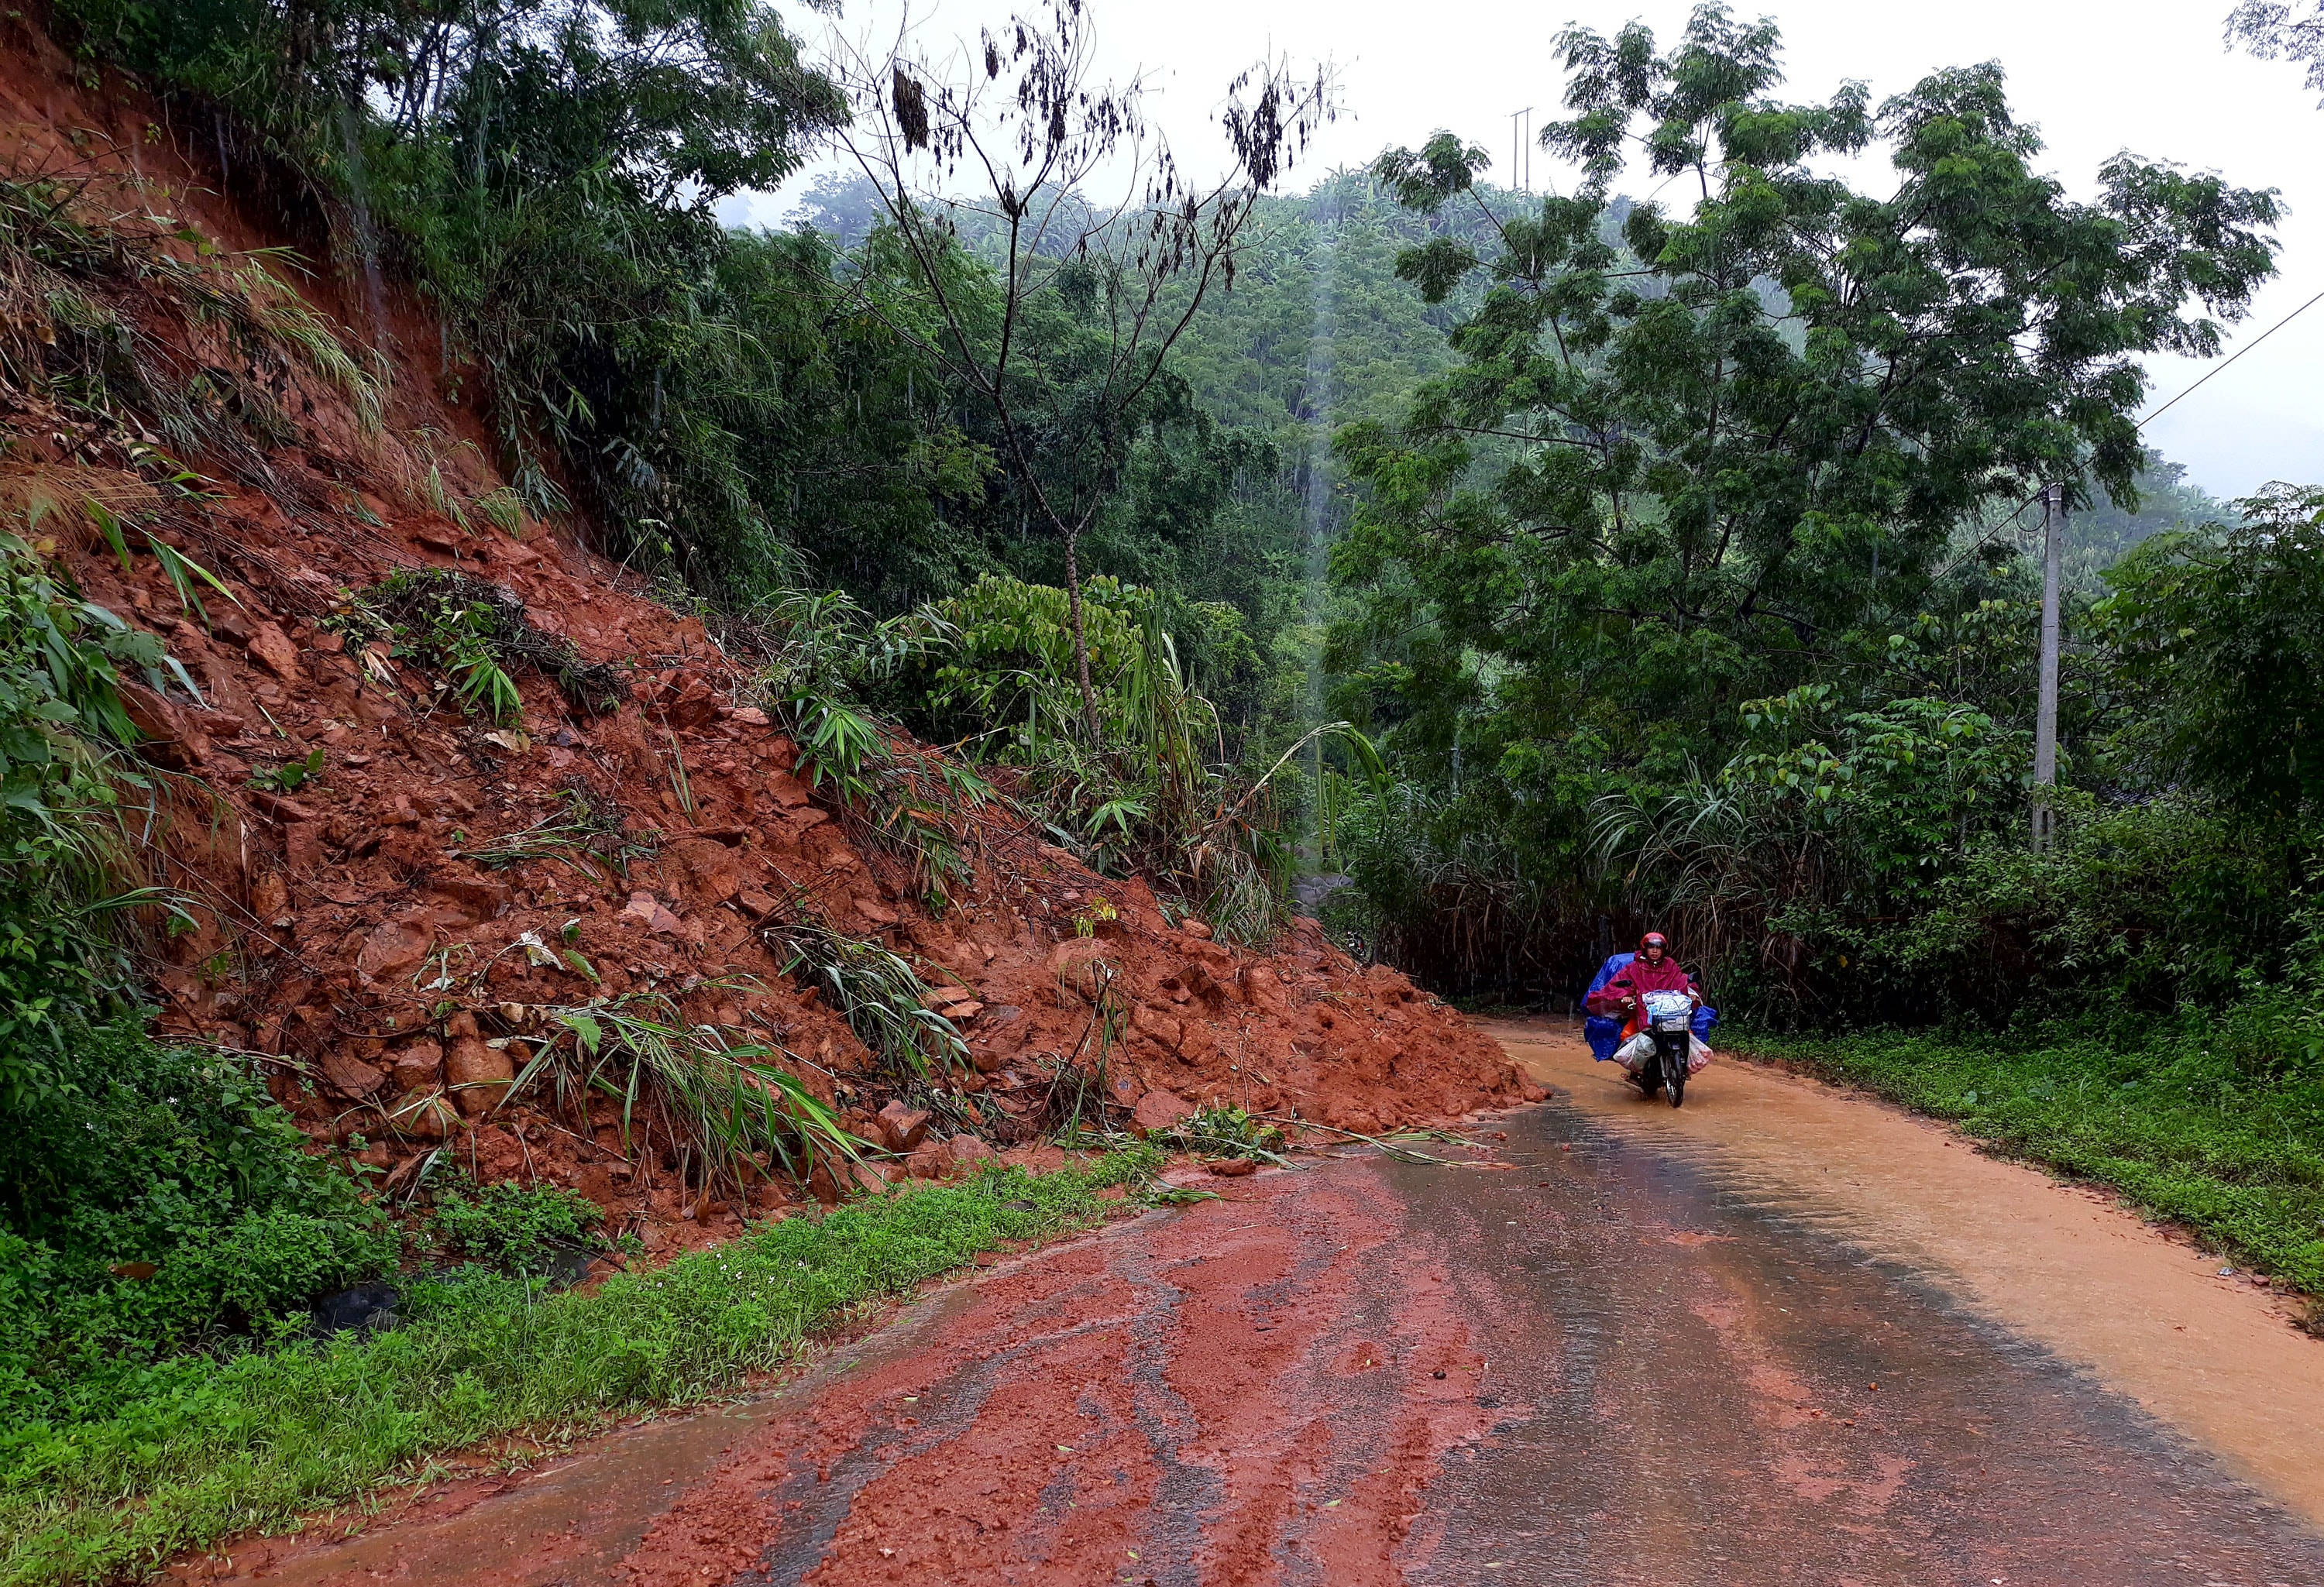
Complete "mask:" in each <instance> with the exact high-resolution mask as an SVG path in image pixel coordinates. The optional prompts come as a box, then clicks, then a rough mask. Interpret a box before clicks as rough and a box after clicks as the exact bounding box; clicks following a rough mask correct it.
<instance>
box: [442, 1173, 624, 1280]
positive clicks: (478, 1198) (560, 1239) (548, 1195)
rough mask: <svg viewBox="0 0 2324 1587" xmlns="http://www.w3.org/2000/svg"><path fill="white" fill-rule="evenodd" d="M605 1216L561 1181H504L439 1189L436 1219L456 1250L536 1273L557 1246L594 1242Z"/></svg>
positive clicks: (445, 1240) (448, 1241) (518, 1269)
mask: <svg viewBox="0 0 2324 1587" xmlns="http://www.w3.org/2000/svg"><path fill="white" fill-rule="evenodd" d="M603 1217H604V1213H601V1212H599V1211H598V1210H597V1205H596V1204H595V1202H592V1201H591V1200H590V1199H589V1198H588V1197H586V1196H585V1195H581V1194H580V1193H579V1192H578V1191H573V1190H567V1189H566V1188H565V1187H564V1186H561V1185H512V1184H501V1185H487V1186H484V1189H482V1190H477V1191H470V1190H463V1189H457V1188H453V1187H450V1186H447V1187H446V1188H444V1189H442V1190H439V1191H438V1193H437V1197H436V1213H435V1217H434V1223H435V1227H436V1232H437V1234H438V1237H439V1238H441V1239H442V1241H444V1244H445V1246H446V1247H447V1249H449V1250H452V1251H454V1252H455V1253H457V1254H458V1255H461V1256H466V1257H473V1258H475V1259H477V1260H479V1261H486V1262H490V1263H492V1264H493V1266H495V1267H500V1268H506V1269H511V1270H512V1271H515V1272H520V1273H530V1272H536V1271H539V1269H541V1268H542V1267H543V1266H544V1265H545V1264H546V1262H547V1259H548V1258H549V1253H550V1251H551V1250H552V1249H553V1248H555V1247H558V1246H568V1247H570V1246H577V1245H586V1244H588V1243H590V1242H591V1241H592V1238H593V1235H592V1231H591V1228H590V1225H592V1224H593V1223H597V1222H599V1221H600V1220H601V1219H602V1218H603Z"/></svg>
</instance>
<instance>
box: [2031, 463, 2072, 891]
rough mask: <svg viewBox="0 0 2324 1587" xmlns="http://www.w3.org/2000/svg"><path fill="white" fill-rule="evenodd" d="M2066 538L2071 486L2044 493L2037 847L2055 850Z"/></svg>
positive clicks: (2035, 710) (2035, 751) (2036, 760)
mask: <svg viewBox="0 0 2324 1587" xmlns="http://www.w3.org/2000/svg"><path fill="white" fill-rule="evenodd" d="M2065 539H2066V487H2065V486H2063V485H2057V484H2053V485H2048V486H2045V487H2044V488H2043V492H2042V682H2041V691H2040V693H2039V695H2038V696H2037V697H2036V701H2035V705H2034V707H2033V848H2034V852H2035V853H2040V852H2041V851H2042V850H2043V849H2046V848H2048V847H2049V846H2050V839H2051V835H2052V831H2053V830H2054V828H2055V826H2056V820H2057V818H2056V812H2055V811H2053V810H2052V808H2051V807H2050V790H2051V789H2052V788H2054V787H2055V786H2056V785H2057V781H2058V563H2059V554H2060V550H2061V547H2062V545H2063V543H2064V541H2065Z"/></svg>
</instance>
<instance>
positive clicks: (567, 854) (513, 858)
mask: <svg viewBox="0 0 2324 1587" xmlns="http://www.w3.org/2000/svg"><path fill="white" fill-rule="evenodd" d="M649 836H650V835H649ZM457 853H459V855H460V856H461V857H462V858H463V859H468V860H474V861H475V863H477V864H479V865H484V866H488V867H490V868H491V869H493V870H495V871H499V870H505V869H507V868H508V867H509V866H512V865H522V864H526V863H530V862H533V861H553V862H555V863H558V864H560V865H563V866H565V867H566V868H567V870H569V871H571V872H574V873H575V874H576V875H577V876H581V877H583V878H585V879H586V880H588V881H593V882H595V883H598V884H599V885H601V886H607V887H610V886H612V885H613V883H614V882H615V881H619V880H622V879H625V878H626V877H627V876H628V875H629V873H630V862H631V861H632V860H642V859H650V858H651V857H652V856H653V853H654V848H653V845H652V844H650V843H649V842H643V841H641V840H640V838H639V837H638V836H636V835H632V834H631V833H630V832H629V831H628V830H627V828H626V827H625V826H624V825H623V822H622V809H621V807H620V806H619V805H618V804H616V803H615V802H614V801H613V799H611V798H607V797H606V796H605V795H604V794H603V793H601V792H599V791H598V790H597V789H594V788H592V787H591V786H590V785H589V784H588V783H587V782H586V781H583V780H579V779H577V778H576V779H575V780H572V781H570V782H568V783H567V784H566V786H565V788H564V789H563V791H562V792H561V793H560V794H559V795H558V803H557V807H556V808H555V809H553V810H551V811H550V812H549V814H547V815H546V816H543V817H540V819H539V820H538V821H535V822H533V823H532V824H531V825H530V826H523V827H520V828H519V829H518V830H516V831H514V832H509V833H503V834H502V835H500V836H498V837H494V838H487V839H485V840H484V842H482V843H478V844H473V845H471V846H469V847H467V848H465V849H461V850H458V851H457Z"/></svg>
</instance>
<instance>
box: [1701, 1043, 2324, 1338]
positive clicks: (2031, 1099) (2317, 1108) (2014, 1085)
mask: <svg viewBox="0 0 2324 1587" xmlns="http://www.w3.org/2000/svg"><path fill="white" fill-rule="evenodd" d="M1733 1045H1734V1046H1735V1047H1737V1048H1738V1050H1739V1051H1742V1052H1745V1053H1748V1054H1749V1055H1751V1056H1755V1057H1762V1058H1773V1059H1779V1060H1783V1061H1786V1062H1790V1063H1794V1064H1798V1065H1801V1066H1803V1067H1805V1068H1808V1069H1810V1070H1812V1071H1813V1072H1815V1073H1817V1074H1820V1075H1823V1076H1825V1077H1826V1078H1828V1079H1833V1080H1840V1081H1846V1082H1849V1083H1850V1084H1856V1085H1860V1086H1863V1087H1865V1088H1866V1089H1867V1090H1869V1091H1873V1092H1877V1093H1879V1094H1880V1095H1882V1096H1885V1097H1886V1098H1888V1099H1889V1100H1891V1101H1893V1102H1896V1103H1903V1104H1904V1106H1906V1107H1909V1108H1913V1109H1915V1110H1916V1111H1918V1112H1924V1113H1930V1114H1933V1115H1935V1116H1936V1117H1938V1118H1941V1119H1947V1120H1950V1121H1953V1122H1954V1123H1956V1124H1958V1125H1959V1126H1960V1128H1961V1129H1962V1130H1964V1131H1965V1132H1966V1133H1968V1134H1969V1135H1973V1136H1976V1137H1977V1138H1978V1139H1979V1140H1987V1141H1990V1142H1992V1143H1993V1144H1994V1145H1995V1146H1997V1147H1998V1148H2000V1149H2003V1150H2005V1151H2006V1152H2009V1153H2011V1154H2013V1155H2015V1156H2018V1157H2023V1158H2031V1159H2033V1160H2034V1161H2036V1162H2041V1163H2045V1164H2048V1165H2049V1166H2051V1167H2054V1168H2058V1169H2061V1170H2063V1171H2064V1172H2066V1173H2068V1174H2070V1175H2073V1176H2076V1177H2078V1178H2083V1179H2090V1180H2096V1181H2098V1182H2099V1183H2102V1184H2106V1185H2110V1186H2115V1187H2116V1189H2118V1190H2121V1191H2122V1192H2124V1193H2125V1194H2126V1195H2128V1196H2129V1197H2130V1198H2131V1200H2133V1201H2134V1202H2135V1203H2136V1204H2138V1205H2140V1206H2142V1207H2144V1208H2146V1209H2148V1210H2149V1211H2150V1212H2153V1213H2157V1214H2159V1215H2161V1216H2163V1217H2167V1218H2171V1219H2173V1220H2176V1221H2178V1222H2180V1223H2185V1224H2187V1225H2189V1226H2190V1227H2191V1228H2193V1229H2194V1230H2196V1231H2198V1232H2199V1233H2200V1234H2201V1235H2202V1236H2204V1237H2205V1238H2207V1239H2209V1240H2210V1241H2214V1242H2216V1244H2217V1247H2218V1249H2219V1250H2222V1251H2225V1252H2228V1253H2231V1254H2232V1255H2234V1256H2235V1257H2236V1258H2237V1259H2240V1260H2241V1261H2242V1262H2244V1263H2245V1264H2246V1265H2248V1266H2250V1267H2252V1268H2254V1269H2257V1270H2259V1271H2262V1272H2267V1273H2273V1274H2276V1275H2278V1276H2280V1277H2282V1278H2285V1279H2288V1280H2289V1281H2290V1282H2291V1283H2292V1285H2294V1286H2296V1287H2298V1288H2300V1289H2301V1290H2302V1291H2304V1292H2306V1293H2307V1294H2309V1295H2310V1296H2324V1082H2319V1079H2317V1078H2316V1077H2314V1076H2312V1075H2291V1076H2283V1075H2278V1076H2264V1075H2259V1076H2255V1075H2247V1074H2245V1073H2243V1072H2241V1071H2240V1070H2239V1069H2238V1067H2237V1066H2236V1064H2235V1063H2234V1062H2232V1061H2231V1060H2230V1059H2229V1058H2228V1057H2227V1055H2226V1054H2225V1053H2224V1052H2220V1051H2214V1050H2212V1049H2210V1048H2208V1047H2205V1046H2204V1044H2203V1039H2202V1038H2201V1037H2200V1036H2199V1035H2182V1034H2181V1033H2178V1032H2172V1033H2169V1034H2167V1035H2166V1034H2157V1035H2155V1036H2153V1037H2152V1038H2148V1039H2147V1040H2145V1041H2144V1042H2133V1043H2122V1042H2110V1041H2103V1040H2098V1039H2091V1038H2072V1039H2066V1040H2061V1041H2056V1042H2054V1043H2051V1042H2034V1043H2024V1042H2019V1041H2015V1040H2009V1039H2004V1038H1992V1039H1978V1038H1959V1037H1952V1036H1937V1035H1926V1034H1910V1033H1904V1032H1877V1033H1873V1034H1867V1035H1856V1036H1848V1037H1840V1038H1831V1037H1815V1038H1811V1037H1795V1036H1768V1035H1764V1034H1760V1033H1757V1032H1749V1033H1745V1034H1742V1035H1738V1036H1737V1037H1736V1038H1733Z"/></svg>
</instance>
